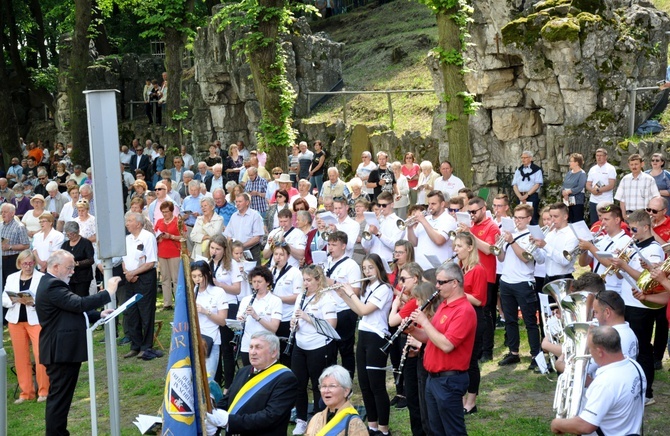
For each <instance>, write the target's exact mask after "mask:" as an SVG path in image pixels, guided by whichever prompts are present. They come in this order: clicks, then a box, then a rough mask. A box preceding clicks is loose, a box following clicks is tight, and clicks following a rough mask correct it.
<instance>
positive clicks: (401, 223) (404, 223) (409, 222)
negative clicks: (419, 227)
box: [395, 209, 432, 230]
mask: <svg viewBox="0 0 670 436" xmlns="http://www.w3.org/2000/svg"><path fill="white" fill-rule="evenodd" d="M431 214H432V212H431V210H430V209H428V210H424V211H422V212H421V215H423V216H428V215H431ZM418 222H419V221H418V218H417V215H412V216H411V217H409V218H407V219H406V220H402V219H400V218H398V220H397V221H396V222H395V225H396V226H397V227H398V229H399V230H405V229H406V228H407V227H412V226H413V225H415V224H416V223H418Z"/></svg>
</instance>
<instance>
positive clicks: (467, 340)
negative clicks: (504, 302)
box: [423, 295, 477, 373]
mask: <svg viewBox="0 0 670 436" xmlns="http://www.w3.org/2000/svg"><path fill="white" fill-rule="evenodd" d="M431 324H432V325H433V327H435V328H436V329H437V330H438V331H439V332H440V333H442V334H443V335H444V336H445V337H446V338H447V339H448V340H449V342H451V343H452V344H453V345H454V349H453V350H451V352H450V353H444V352H443V351H442V350H440V349H439V348H437V346H436V345H435V344H433V342H432V341H430V340H429V341H428V343H427V344H426V351H425V353H424V356H423V367H424V368H425V369H426V371H428V372H432V373H435V372H442V371H466V370H467V369H468V367H469V366H470V357H471V355H472V349H473V348H474V345H475V330H477V314H476V313H475V309H474V308H473V307H472V305H471V304H470V302H469V301H468V299H467V298H466V297H465V295H464V296H463V297H462V298H459V299H457V300H455V301H452V302H451V303H449V304H447V303H446V301H445V302H443V303H442V304H440V307H439V308H438V309H437V312H436V313H435V316H434V317H433V319H432V320H431Z"/></svg>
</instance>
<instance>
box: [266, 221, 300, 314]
mask: <svg viewBox="0 0 670 436" xmlns="http://www.w3.org/2000/svg"><path fill="white" fill-rule="evenodd" d="M300 233H302V232H300ZM286 266H287V267H288V269H287V270H286V272H285V273H284V274H283V275H282V276H281V278H280V279H279V280H277V277H279V274H280V273H281V270H280V269H279V268H273V269H272V276H273V277H274V280H275V283H274V285H273V286H272V294H273V295H275V296H277V297H288V296H290V295H293V294H300V293H302V273H301V272H300V270H299V269H298V268H297V267H294V266H291V265H289V264H288V263H287V264H286ZM298 299H299V298H298ZM292 316H293V304H286V303H284V302H283V301H282V318H281V320H282V322H284V321H290V320H291V317H292Z"/></svg>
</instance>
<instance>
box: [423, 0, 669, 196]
mask: <svg viewBox="0 0 670 436" xmlns="http://www.w3.org/2000/svg"><path fill="white" fill-rule="evenodd" d="M472 6H473V7H474V14H473V22H472V24H471V25H470V27H469V29H468V32H469V33H470V35H471V40H470V42H471V43H472V44H471V45H470V46H469V48H468V51H467V59H468V67H469V69H470V70H471V72H470V73H468V74H467V75H466V76H465V78H464V79H465V83H466V85H467V87H468V90H469V91H470V92H471V93H474V94H476V96H477V101H479V102H481V107H480V108H479V110H478V111H477V113H476V115H474V116H472V117H471V118H470V136H471V142H472V147H473V168H474V171H475V173H474V180H475V183H477V184H483V183H489V184H495V172H496V167H497V166H501V167H502V166H509V165H518V163H519V156H520V154H521V151H523V150H525V149H529V150H531V151H533V152H534V154H535V161H536V162H537V163H539V164H540V165H542V166H543V168H544V170H545V174H546V175H547V176H548V177H549V178H552V179H559V180H560V179H562V178H563V175H564V174H565V171H566V170H567V163H568V158H569V155H570V153H573V152H579V153H582V154H583V155H584V157H585V159H586V167H587V168H588V167H589V166H590V165H592V164H593V154H594V151H595V149H596V148H597V147H606V148H609V149H610V150H611V151H614V150H613V149H614V148H615V145H616V144H617V143H619V142H620V141H621V139H622V138H623V137H625V136H627V135H628V131H627V129H628V119H629V115H630V114H629V103H630V101H629V98H630V94H629V93H628V92H627V89H629V88H632V87H635V86H636V85H637V86H654V85H655V84H656V82H657V81H658V80H661V79H663V78H664V77H665V68H666V53H667V44H665V41H666V39H665V37H664V32H665V31H667V30H670V29H669V27H670V20H669V18H668V16H667V15H666V14H665V13H663V12H660V11H658V10H656V9H655V8H654V6H653V5H652V4H651V2H649V1H646V0H643V1H636V2H630V1H623V0H593V1H581V0H580V1H569V0H544V1H539V2H537V1H533V2H529V1H521V0H517V1H507V2H503V1H499V0H476V1H473V2H472ZM427 66H428V69H429V70H430V72H431V74H432V75H433V81H434V83H435V85H436V92H437V93H438V95H440V94H441V93H442V77H441V76H440V69H439V68H438V65H437V62H436V60H435V59H434V58H432V57H430V56H429V57H428V60H427ZM657 97H658V93H656V92H653V91H652V92H638V94H637V99H636V103H637V112H636V125H637V124H639V123H640V122H641V121H642V120H643V119H644V117H645V116H646V114H647V113H648V110H649V109H650V108H651V106H652V104H653V102H654V101H655V100H656V99H657ZM444 116H445V112H444V108H442V107H440V108H438V109H437V110H436V111H435V114H434V122H433V131H432V135H431V136H433V137H435V138H436V140H437V142H438V143H439V146H440V154H441V155H444V154H445V153H444V152H445V150H447V154H448V140H447V135H446V130H445V128H444V127H445V121H444Z"/></svg>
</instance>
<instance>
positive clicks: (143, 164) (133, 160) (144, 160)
mask: <svg viewBox="0 0 670 436" xmlns="http://www.w3.org/2000/svg"><path fill="white" fill-rule="evenodd" d="M150 167H151V161H150V160H149V156H147V155H146V154H143V155H142V156H140V166H139V169H141V170H142V171H144V174H146V175H147V176H148V175H150V174H149V168H150ZM136 169H138V166H137V155H136V154H134V155H132V156H131V157H130V171H131V172H132V173H133V174H135V170H136Z"/></svg>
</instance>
